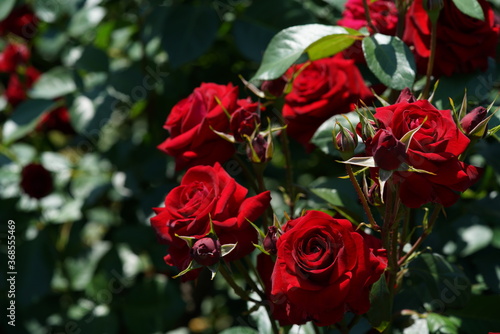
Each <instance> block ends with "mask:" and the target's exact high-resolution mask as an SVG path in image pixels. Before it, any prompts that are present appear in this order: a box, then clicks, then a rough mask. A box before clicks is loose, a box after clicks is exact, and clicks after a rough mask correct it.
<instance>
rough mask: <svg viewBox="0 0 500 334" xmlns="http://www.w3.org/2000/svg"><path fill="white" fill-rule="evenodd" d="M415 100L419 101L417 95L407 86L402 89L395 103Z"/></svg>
mask: <svg viewBox="0 0 500 334" xmlns="http://www.w3.org/2000/svg"><path fill="white" fill-rule="evenodd" d="M415 101H417V99H416V98H415V96H414V95H413V93H412V92H411V90H410V88H408V87H406V88H405V89H403V90H402V91H401V93H399V97H398V99H397V100H396V102H395V103H401V102H405V103H413V102H415Z"/></svg>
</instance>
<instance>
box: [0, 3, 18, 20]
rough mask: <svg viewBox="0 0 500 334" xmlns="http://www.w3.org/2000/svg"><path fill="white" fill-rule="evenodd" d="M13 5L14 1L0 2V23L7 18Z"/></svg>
mask: <svg viewBox="0 0 500 334" xmlns="http://www.w3.org/2000/svg"><path fill="white" fill-rule="evenodd" d="M15 4H16V0H3V1H1V2H0V21H1V20H3V19H4V18H6V17H7V16H9V14H10V12H11V11H12V8H14V5H15Z"/></svg>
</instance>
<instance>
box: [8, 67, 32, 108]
mask: <svg viewBox="0 0 500 334" xmlns="http://www.w3.org/2000/svg"><path fill="white" fill-rule="evenodd" d="M39 77H40V72H39V71H38V70H37V69H36V68H34V67H32V66H30V67H28V68H26V71H25V73H24V74H18V73H12V74H11V75H10V78H9V82H8V84H7V89H6V90H5V97H6V99H7V102H9V104H10V105H12V106H13V107H16V106H17V105H18V104H19V103H21V102H23V101H24V100H26V99H27V98H28V96H27V94H26V92H27V91H28V90H29V89H30V88H31V87H32V86H33V84H34V83H35V82H36V81H37V80H38V78H39Z"/></svg>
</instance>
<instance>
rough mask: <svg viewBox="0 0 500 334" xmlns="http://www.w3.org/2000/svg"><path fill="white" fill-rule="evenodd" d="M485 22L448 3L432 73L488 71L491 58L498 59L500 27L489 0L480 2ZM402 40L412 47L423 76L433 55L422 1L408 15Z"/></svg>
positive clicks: (439, 27)
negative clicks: (496, 56)
mask: <svg viewBox="0 0 500 334" xmlns="http://www.w3.org/2000/svg"><path fill="white" fill-rule="evenodd" d="M478 2H479V4H480V5H481V8H482V10H483V13H484V21H481V20H478V19H475V18H472V17H470V16H468V15H466V14H464V13H462V12H461V11H460V10H459V9H458V8H457V7H456V6H455V4H454V3H453V1H452V0H445V1H444V7H443V9H442V10H441V12H440V14H439V18H438V21H437V45H436V57H435V63H434V67H433V69H434V70H433V74H434V75H436V76H441V75H446V76H450V75H452V74H453V73H468V72H473V71H475V70H477V69H480V70H481V71H485V70H486V68H487V67H488V57H495V54H496V45H497V42H498V34H499V33H500V26H499V25H498V24H497V23H496V22H495V14H494V12H493V9H492V8H491V5H490V4H489V3H488V1H486V0H478ZM403 40H404V41H405V42H406V43H407V44H408V45H410V46H413V48H414V51H413V53H414V54H415V61H416V63H417V68H418V70H419V72H420V73H422V74H424V73H425V72H426V68H427V62H428V59H429V56H430V40H431V23H430V20H429V16H428V15H427V12H426V11H425V9H424V7H423V0H415V1H413V3H412V5H411V6H410V8H409V10H408V13H407V14H406V24H405V31H404V35H403Z"/></svg>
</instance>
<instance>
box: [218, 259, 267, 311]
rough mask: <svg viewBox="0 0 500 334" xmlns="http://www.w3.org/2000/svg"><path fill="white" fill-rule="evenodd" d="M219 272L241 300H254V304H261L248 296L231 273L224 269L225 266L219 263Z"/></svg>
mask: <svg viewBox="0 0 500 334" xmlns="http://www.w3.org/2000/svg"><path fill="white" fill-rule="evenodd" d="M219 272H220V273H221V274H222V277H224V279H225V280H226V282H227V283H228V284H229V285H230V286H231V288H233V290H234V292H235V293H236V294H237V295H238V296H239V297H240V298H241V299H243V300H245V301H247V302H248V301H250V302H254V303H256V304H259V305H261V304H262V303H261V302H260V301H258V300H256V299H253V298H252V297H250V296H248V294H247V293H246V292H245V291H244V290H243V289H242V288H241V287H240V286H239V285H238V284H236V282H235V281H234V279H233V278H232V277H231V275H230V274H229V273H228V271H227V270H226V267H225V266H224V265H223V264H221V265H220V266H219Z"/></svg>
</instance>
